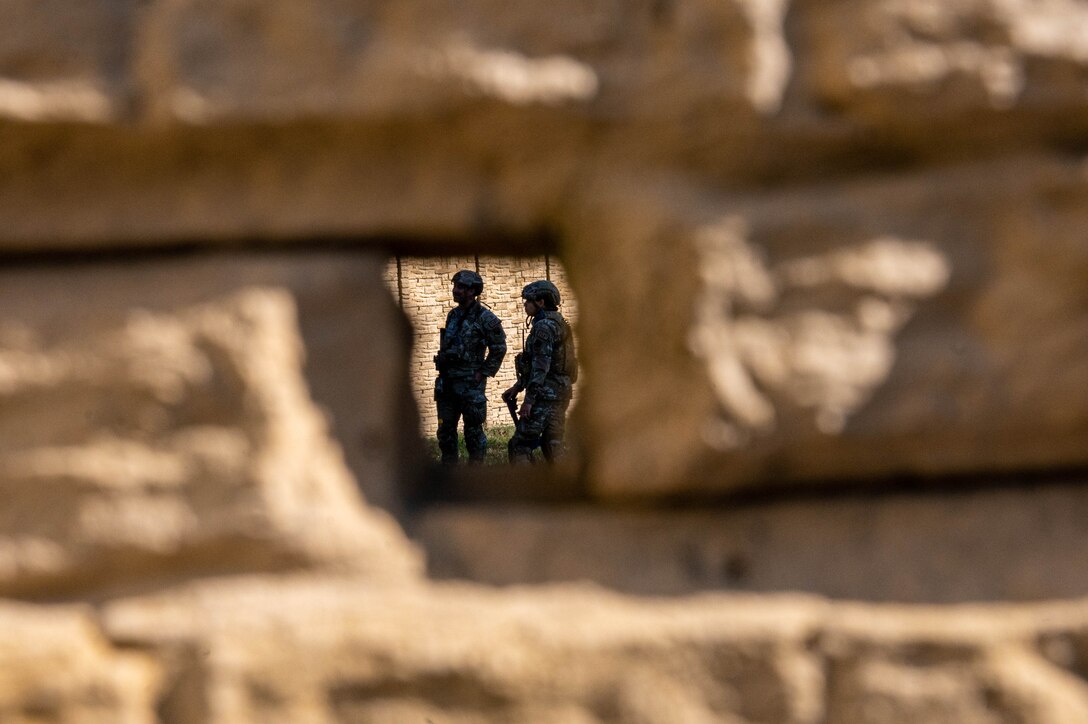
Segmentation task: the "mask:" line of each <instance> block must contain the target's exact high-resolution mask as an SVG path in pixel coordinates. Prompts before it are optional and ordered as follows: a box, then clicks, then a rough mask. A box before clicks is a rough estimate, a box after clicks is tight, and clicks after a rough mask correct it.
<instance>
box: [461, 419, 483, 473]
mask: <svg viewBox="0 0 1088 724" xmlns="http://www.w3.org/2000/svg"><path fill="white" fill-rule="evenodd" d="M465 447H466V448H468V461H469V462H470V463H475V464H480V463H482V462H483V461H484V458H485V457H487V435H486V434H484V426H483V425H465Z"/></svg>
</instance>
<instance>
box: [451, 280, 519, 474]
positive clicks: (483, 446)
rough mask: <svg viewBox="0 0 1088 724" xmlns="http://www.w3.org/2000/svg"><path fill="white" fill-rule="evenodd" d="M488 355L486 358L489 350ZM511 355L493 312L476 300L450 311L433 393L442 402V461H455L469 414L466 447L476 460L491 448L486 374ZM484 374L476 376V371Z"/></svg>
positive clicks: (500, 325) (490, 373) (491, 373)
mask: <svg viewBox="0 0 1088 724" xmlns="http://www.w3.org/2000/svg"><path fill="white" fill-rule="evenodd" d="M485 351H486V352H487V358H486V359H485V358H484V352H485ZM505 355H506V333H505V332H503V329H502V323H501V322H500V321H499V318H498V317H496V316H495V314H494V312H492V311H491V310H490V309H487V308H486V307H484V306H483V305H482V304H481V303H480V302H479V301H475V302H473V303H472V305H471V306H469V307H468V308H467V309H462V308H461V307H454V308H453V309H451V310H450V313H449V314H448V315H447V316H446V326H445V327H444V328H443V329H442V342H441V347H440V350H439V353H438V356H436V357H435V364H436V366H437V367H438V372H439V374H438V379H437V380H436V381H435V386H434V399H435V402H436V403H437V407H438V447H439V449H440V450H441V451H442V462H444V463H456V462H457V458H458V454H457V421H458V419H460V418H461V417H462V416H464V418H465V447H467V448H468V457H469V460H470V461H472V462H480V461H482V460H483V459H484V455H485V454H486V453H487V436H486V435H485V434H484V420H485V419H487V397H486V396H485V394H484V390H485V388H486V386H487V378H488V377H494V376H495V374H496V373H497V372H498V371H499V366H500V365H501V364H502V359H503V357H504V356H505ZM477 372H479V373H481V374H482V377H481V378H480V381H479V382H477V381H476V373H477Z"/></svg>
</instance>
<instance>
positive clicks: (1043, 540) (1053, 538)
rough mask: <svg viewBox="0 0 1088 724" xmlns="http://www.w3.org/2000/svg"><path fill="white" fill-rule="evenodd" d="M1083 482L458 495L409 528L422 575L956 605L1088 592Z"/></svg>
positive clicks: (639, 590)
mask: <svg viewBox="0 0 1088 724" xmlns="http://www.w3.org/2000/svg"><path fill="white" fill-rule="evenodd" d="M1086 506H1088V491H1086V490H1085V489H1084V487H1083V481H1078V482H1077V483H1076V484H1072V485H1066V486H1039V487H1035V488H1031V489H1025V490H1019V489H1012V490H975V491H972V492H960V493H958V494H945V495H935V494H928V495H926V494H919V493H914V494H910V495H907V494H903V493H900V494H898V495H894V496H884V497H865V496H853V497H847V496H836V497H833V498H829V499H825V500H807V501H788V500H787V501H782V500H779V501H764V502H761V503H754V502H749V503H747V504H744V505H734V506H731V507H730V508H728V509H724V510H723V509H719V510H713V509H706V508H701V509H695V510H687V511H683V510H681V511H676V510H673V511H663V510H641V511H633V510H628V511H624V510H607V509H605V510H602V509H601V508H599V507H592V506H586V505H582V506H578V507H564V508H551V509H542V508H541V507H533V506H527V505H522V506H510V505H507V506H498V505H491V506H488V507H484V506H480V505H468V504H462V505H459V506H453V505H449V506H442V507H435V508H431V509H428V510H427V511H425V512H424V513H423V514H421V515H420V516H419V517H418V518H417V519H416V520H415V521H414V522H413V525H412V527H411V532H412V535H413V538H415V539H417V540H418V541H419V542H420V544H421V545H422V546H423V547H424V548H425V549H426V550H427V551H428V567H429V572H430V575H431V576H432V577H434V578H439V579H451V578H452V579H467V580H473V581H480V582H484V583H489V584H493V585H513V584H524V583H537V584H544V583H551V582H557V581H593V582H595V583H598V584H600V585H604V586H608V587H609V588H611V589H614V590H619V591H624V592H627V593H632V594H638V595H678V594H689V593H694V592H697V591H704V590H726V591H744V592H755V593H771V592H774V591H804V592H807V593H813V594H820V595H824V596H829V597H831V598H835V599H844V598H845V599H854V600H868V601H900V602H908V601H909V602H918V603H952V602H963V601H994V600H999V601H1000V600H1004V601H1041V600H1047V599H1053V598H1071V597H1077V596H1084V595H1086V594H1088V575H1086V573H1085V571H1084V565H1083V562H1084V559H1085V556H1086V555H1088V550H1086V549H1085V539H1086V538H1088V536H1086V535H1085V523H1084V521H1085V507H1086Z"/></svg>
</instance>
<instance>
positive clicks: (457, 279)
mask: <svg viewBox="0 0 1088 724" xmlns="http://www.w3.org/2000/svg"><path fill="white" fill-rule="evenodd" d="M453 283H454V284H464V285H465V286H466V287H469V288H470V289H475V290H476V293H477V294H483V291H484V279H483V277H481V276H480V275H479V274H477V273H476V272H474V271H471V270H469V269H462V270H461V271H459V272H457V273H456V274H454V275H453Z"/></svg>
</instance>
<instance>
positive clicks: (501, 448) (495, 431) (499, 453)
mask: <svg viewBox="0 0 1088 724" xmlns="http://www.w3.org/2000/svg"><path fill="white" fill-rule="evenodd" d="M463 432H464V429H463V428H461V427H460V426H458V430H457V449H458V450H459V453H458V454H459V455H460V459H461V462H467V461H468V450H467V449H466V448H465V436H464V435H463V434H462V433H463ZM484 434H485V435H487V455H486V457H484V465H506V464H507V462H509V460H508V458H507V455H506V443H507V442H508V441H509V440H510V438H511V437H513V436H514V426H513V425H485V426H484ZM426 442H427V454H428V456H429V457H430V458H431V459H432V460H434V461H435V462H441V460H442V452H441V451H440V450H439V449H438V438H437V437H429V438H427V441H426Z"/></svg>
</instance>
